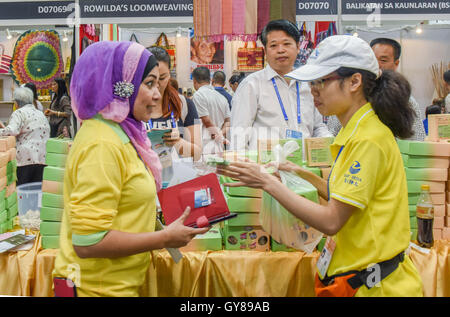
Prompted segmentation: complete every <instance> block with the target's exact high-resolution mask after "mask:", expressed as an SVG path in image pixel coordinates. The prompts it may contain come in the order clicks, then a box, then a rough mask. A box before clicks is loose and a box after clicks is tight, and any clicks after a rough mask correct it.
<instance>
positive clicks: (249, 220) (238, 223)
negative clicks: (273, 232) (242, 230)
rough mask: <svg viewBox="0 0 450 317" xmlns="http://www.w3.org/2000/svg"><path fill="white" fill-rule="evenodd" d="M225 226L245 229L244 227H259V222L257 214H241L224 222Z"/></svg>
mask: <svg viewBox="0 0 450 317" xmlns="http://www.w3.org/2000/svg"><path fill="white" fill-rule="evenodd" d="M225 226H229V227H245V226H261V222H260V221H259V213H255V212H242V213H239V214H238V215H237V217H234V218H231V219H228V220H225Z"/></svg>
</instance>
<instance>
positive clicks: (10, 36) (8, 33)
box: [6, 29, 12, 40]
mask: <svg viewBox="0 0 450 317" xmlns="http://www.w3.org/2000/svg"><path fill="white" fill-rule="evenodd" d="M6 38H7V39H8V40H10V39H12V35H11V33H10V32H9V29H6Z"/></svg>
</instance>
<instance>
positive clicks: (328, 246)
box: [316, 237, 336, 279]
mask: <svg viewBox="0 0 450 317" xmlns="http://www.w3.org/2000/svg"><path fill="white" fill-rule="evenodd" d="M335 249H336V242H334V240H333V239H332V238H331V237H328V238H327V241H326V242H325V246H324V247H323V250H322V253H320V257H319V259H318V260H317V264H316V266H317V271H318V274H319V276H320V278H321V279H323V278H324V277H325V275H326V274H327V271H328V267H329V266H330V262H331V258H332V257H333V253H334V250H335Z"/></svg>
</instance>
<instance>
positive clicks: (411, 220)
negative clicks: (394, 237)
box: [409, 216, 417, 229]
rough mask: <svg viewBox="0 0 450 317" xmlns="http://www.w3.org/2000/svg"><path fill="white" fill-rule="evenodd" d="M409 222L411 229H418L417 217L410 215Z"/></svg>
mask: <svg viewBox="0 0 450 317" xmlns="http://www.w3.org/2000/svg"><path fill="white" fill-rule="evenodd" d="M409 224H410V226H411V229H417V217H416V216H413V217H409Z"/></svg>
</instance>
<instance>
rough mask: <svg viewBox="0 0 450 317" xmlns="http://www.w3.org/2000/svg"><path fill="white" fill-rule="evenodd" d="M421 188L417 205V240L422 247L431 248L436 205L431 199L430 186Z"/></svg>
mask: <svg viewBox="0 0 450 317" xmlns="http://www.w3.org/2000/svg"><path fill="white" fill-rule="evenodd" d="M420 189H421V192H420V196H419V200H418V201H417V205H416V217H417V242H418V244H419V246H421V247H425V248H431V247H432V246H433V244H434V239H433V221H434V207H433V202H432V201H431V195H430V186H429V185H422V186H421V188H420Z"/></svg>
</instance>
